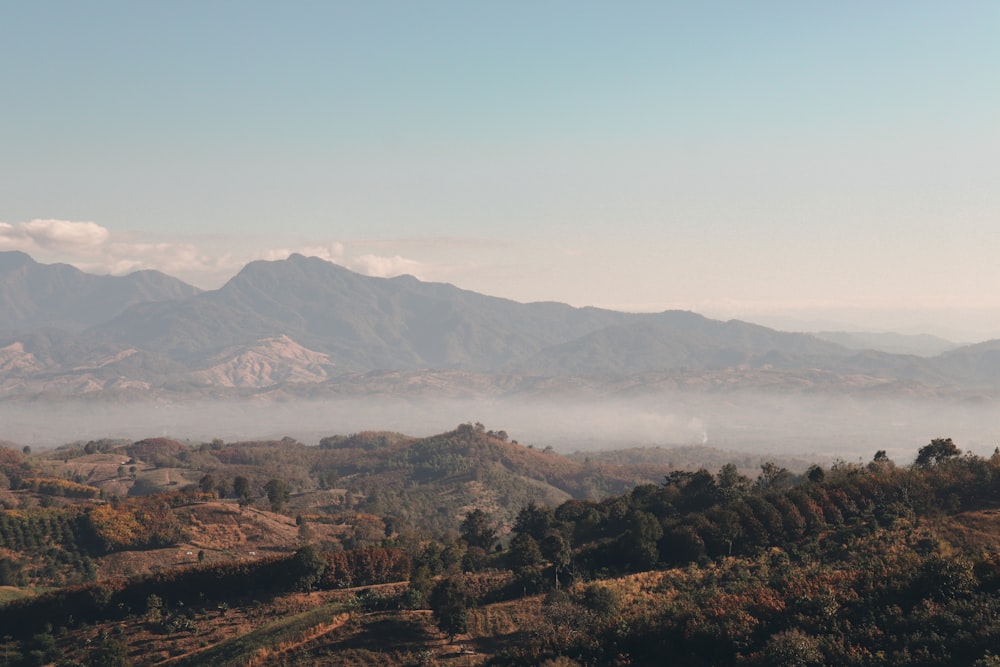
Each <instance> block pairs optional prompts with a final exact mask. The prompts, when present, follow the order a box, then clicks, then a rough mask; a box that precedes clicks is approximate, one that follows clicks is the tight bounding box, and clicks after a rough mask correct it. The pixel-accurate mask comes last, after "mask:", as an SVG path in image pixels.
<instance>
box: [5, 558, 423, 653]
mask: <svg viewBox="0 0 1000 667" xmlns="http://www.w3.org/2000/svg"><path fill="white" fill-rule="evenodd" d="M409 574H410V560H409V558H408V556H406V554H405V553H403V552H402V551H400V550H399V549H394V548H367V549H360V550H358V551H353V552H341V553H322V552H320V551H318V550H317V549H316V548H314V547H311V546H306V547H302V548H300V549H299V550H298V551H296V552H295V553H294V554H291V555H284V556H274V557H269V558H259V559H255V560H233V561H227V562H223V563H214V564H211V565H199V566H197V567H191V568H187V569H184V570H172V571H168V572H161V573H157V574H154V575H151V576H148V577H144V578H140V579H132V580H125V579H116V580H109V581H101V582H98V583H93V584H86V585H81V586H72V587H66V588H62V589H59V590H56V591H52V592H49V593H43V594H40V595H38V596H35V597H29V598H21V599H18V600H13V601H11V602H8V603H6V604H4V605H0V627H2V628H3V629H4V633H5V634H10V635H12V636H14V637H18V636H20V637H29V636H31V635H32V634H35V633H38V632H41V631H42V630H43V629H44V628H45V627H60V626H61V627H73V626H75V625H78V624H81V623H91V624H92V623H100V622H104V621H108V620H115V619H121V618H125V617H127V616H131V615H135V614H143V613H146V612H147V611H148V609H147V607H148V604H149V602H150V599H151V598H152V599H153V600H155V601H156V604H157V605H159V606H162V607H164V608H165V609H178V608H191V609H199V608H205V607H212V608H214V607H216V606H217V605H219V604H220V603H226V604H233V603H236V602H238V601H246V600H252V599H263V598H265V597H268V596H271V595H275V594H279V593H286V592H290V591H296V590H313V589H335V588H344V587H348V586H367V585H374V584H383V583H391V582H396V581H405V580H406V579H407V577H408V576H409Z"/></svg>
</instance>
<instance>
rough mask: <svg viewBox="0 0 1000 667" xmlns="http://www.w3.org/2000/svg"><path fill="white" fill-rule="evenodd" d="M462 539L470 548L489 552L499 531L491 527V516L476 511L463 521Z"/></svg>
mask: <svg viewBox="0 0 1000 667" xmlns="http://www.w3.org/2000/svg"><path fill="white" fill-rule="evenodd" d="M461 530H462V539H463V540H465V543H466V544H468V545H469V546H470V547H479V548H480V549H484V550H486V551H489V549H490V547H492V546H493V541H494V540H495V539H496V534H497V531H496V529H495V528H494V527H493V526H491V525H490V521H489V516H488V515H487V514H486V512H484V511H483V510H481V509H474V510H472V511H471V512H469V513H468V514H467V515H466V516H465V520H464V521H462V529H461Z"/></svg>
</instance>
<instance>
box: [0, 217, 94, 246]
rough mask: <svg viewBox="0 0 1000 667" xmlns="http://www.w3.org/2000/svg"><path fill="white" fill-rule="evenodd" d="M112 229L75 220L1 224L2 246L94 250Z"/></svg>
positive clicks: (0, 239) (0, 237)
mask: <svg viewBox="0 0 1000 667" xmlns="http://www.w3.org/2000/svg"><path fill="white" fill-rule="evenodd" d="M109 236H110V232H108V230H107V229H105V228H104V227H101V226H100V225H98V224H97V223H94V222H76V221H73V220H31V221H29V222H19V223H17V224H14V225H12V224H9V223H0V249H4V250H24V251H26V252H37V251H38V250H50V251H57V252H67V251H68V252H84V253H90V252H93V251H94V249H96V248H99V247H100V246H101V244H103V243H105V242H106V241H107V240H108V237H109Z"/></svg>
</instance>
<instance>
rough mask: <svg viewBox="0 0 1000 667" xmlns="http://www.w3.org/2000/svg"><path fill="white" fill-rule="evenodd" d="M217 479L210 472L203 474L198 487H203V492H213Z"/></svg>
mask: <svg viewBox="0 0 1000 667" xmlns="http://www.w3.org/2000/svg"><path fill="white" fill-rule="evenodd" d="M215 486H216V481H215V477H213V476H212V475H211V474H210V473H206V474H205V475H202V478H201V479H199V480H198V488H200V489H201V492H202V493H213V492H214V491H215Z"/></svg>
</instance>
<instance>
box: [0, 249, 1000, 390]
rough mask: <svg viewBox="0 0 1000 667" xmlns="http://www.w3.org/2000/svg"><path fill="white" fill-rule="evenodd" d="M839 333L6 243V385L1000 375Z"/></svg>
mask: <svg viewBox="0 0 1000 667" xmlns="http://www.w3.org/2000/svg"><path fill="white" fill-rule="evenodd" d="M837 340H838V339H837V337H836V336H835V335H834V334H826V335H825V336H823V337H821V336H820V335H810V334H804V333H790V332H782V331H776V330H774V329H769V328H767V327H763V326H758V325H755V324H751V323H747V322H741V321H736V320H731V321H728V322H723V321H718V320H712V319H709V318H706V317H703V316H701V315H698V314H696V313H692V312H687V311H665V312H662V313H648V314H636V313H622V312H616V311H612V310H604V309H598V308H574V307H571V306H568V305H565V304H560V303H551V302H545V303H518V302H515V301H511V300H508V299H502V298H497V297H491V296H486V295H482V294H478V293H476V292H471V291H468V290H463V289H460V288H458V287H455V286H453V285H450V284H443V283H430V282H422V281H420V280H418V279H416V278H414V277H412V276H399V277H396V278H388V279H387V278H375V277H369V276H364V275H361V274H358V273H354V272H352V271H349V270H348V269H345V268H343V267H341V266H338V265H335V264H332V263H330V262H327V261H324V260H321V259H318V258H315V257H304V256H302V255H292V256H290V257H289V258H288V259H285V260H280V261H256V262H252V263H250V264H248V265H247V266H245V267H244V268H243V269H242V270H241V271H240V272H239V273H238V274H237V275H236V276H235V277H233V278H232V279H231V280H230V281H229V282H227V283H226V284H225V285H224V286H222V287H221V288H219V289H217V290H210V291H201V290H198V289H197V288H195V287H193V286H191V285H188V284H186V283H184V282H182V281H180V280H177V279H175V278H172V277H170V276H167V275H165V274H162V273H159V272H155V271H140V272H136V273H132V274H129V275H126V276H121V277H116V276H98V275H92V274H88V273H85V272H82V271H80V270H78V269H75V268H73V267H71V266H68V265H64V264H51V265H47V264H40V263H38V262H36V261H34V260H33V259H32V258H31V257H29V256H28V255H26V254H24V253H20V252H3V253H0V399H17V398H19V399H42V398H51V397H78V396H100V397H107V398H114V399H116V400H118V399H120V400H128V399H130V398H139V397H143V398H150V397H152V396H161V397H184V396H195V397H198V396H245V395H267V396H270V397H279V396H288V395H291V396H302V395H323V394H324V393H335V394H344V393H362V394H363V393H372V392H374V393H403V394H405V393H411V392H431V393H434V392H439V393H443V394H464V393H485V394H494V395H495V394H505V393H516V392H519V391H532V392H537V391H549V392H561V391H566V390H569V389H572V388H579V387H581V386H585V387H587V388H588V391H592V392H597V393H601V392H607V391H620V390H622V388H623V387H629V388H631V389H633V390H634V389H636V388H637V387H638V388H641V387H653V388H655V387H662V386H668V385H669V386H690V387H695V388H703V389H704V388H708V389H739V388H761V387H765V388H768V389H770V390H788V389H794V390H796V391H803V390H822V391H856V390H858V389H859V388H863V389H865V390H866V391H871V390H881V391H884V392H897V391H904V392H911V393H912V392H919V393H928V392H931V393H949V394H955V393H969V392H971V393H976V394H981V393H983V392H988V393H993V392H994V391H995V390H996V389H998V388H1000V341H989V342H985V343H980V344H977V345H970V346H964V347H958V348H956V349H950V350H948V351H945V352H943V353H941V354H938V355H936V356H930V357H926V356H917V355H913V354H898V353H890V352H884V351H878V350H873V349H858V348H859V347H864V345H863V344H859V341H864V340H865V339H864V338H862V337H859V336H857V335H855V337H854V338H852V339H850V340H848V339H844V338H843V337H841V339H840V342H835V341H837ZM841 343H844V344H841ZM942 349H947V348H942Z"/></svg>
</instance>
